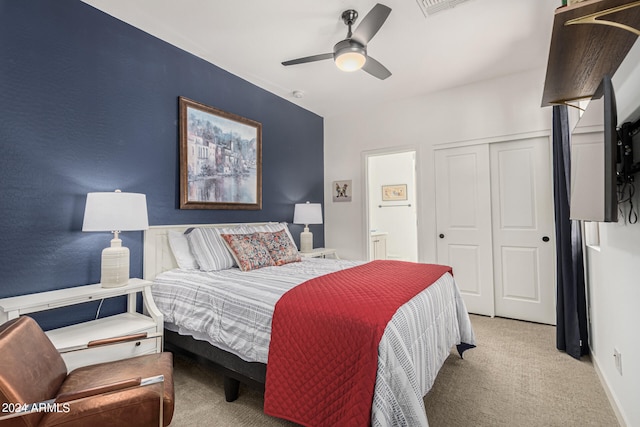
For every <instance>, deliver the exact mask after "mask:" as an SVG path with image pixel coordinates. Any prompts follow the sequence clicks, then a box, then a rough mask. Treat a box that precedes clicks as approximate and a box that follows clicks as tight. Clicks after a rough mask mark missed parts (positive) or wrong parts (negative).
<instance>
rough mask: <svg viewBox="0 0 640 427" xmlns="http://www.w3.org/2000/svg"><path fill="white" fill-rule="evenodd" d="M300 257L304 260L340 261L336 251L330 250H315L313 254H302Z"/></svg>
mask: <svg viewBox="0 0 640 427" xmlns="http://www.w3.org/2000/svg"><path fill="white" fill-rule="evenodd" d="M300 256H301V257H303V258H329V257H331V258H334V259H340V258H339V257H338V253H337V252H336V250H335V249H330V248H315V249H313V250H312V251H311V252H300Z"/></svg>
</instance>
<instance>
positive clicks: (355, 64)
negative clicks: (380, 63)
mask: <svg viewBox="0 0 640 427" xmlns="http://www.w3.org/2000/svg"><path fill="white" fill-rule="evenodd" d="M365 62H367V57H366V56H364V55H363V54H362V53H360V52H345V53H342V54H340V55H338V56H337V57H336V65H337V66H338V68H339V69H341V70H342V71H348V72H350V71H358V70H359V69H360V68H362V67H363V66H364V63H365Z"/></svg>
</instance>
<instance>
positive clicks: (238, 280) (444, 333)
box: [152, 258, 475, 426]
mask: <svg viewBox="0 0 640 427" xmlns="http://www.w3.org/2000/svg"><path fill="white" fill-rule="evenodd" d="M359 264H361V262H356V261H347V260H330V259H319V258H311V259H304V260H303V261H302V262H298V263H292V264H286V265H284V266H279V267H266V268H261V269H258V270H253V271H248V272H241V271H240V270H239V269H237V268H232V269H228V270H222V271H214V272H203V271H197V270H179V269H174V270H170V271H167V272H164V273H162V274H160V275H158V276H157V277H156V278H155V280H154V286H153V287H152V290H153V296H154V300H155V303H156V305H157V306H158V308H159V309H160V311H161V312H162V313H163V315H164V320H165V326H166V327H167V328H168V329H171V330H173V331H176V332H179V333H181V334H185V335H191V336H193V337H194V338H196V339H200V340H205V341H208V342H209V343H211V344H213V345H215V346H216V347H219V348H221V349H223V350H226V351H229V352H231V353H233V354H236V355H237V356H239V357H241V358H242V359H244V360H246V361H248V362H261V363H267V356H268V351H269V340H270V331H271V316H272V314H273V309H274V306H275V303H276V301H277V300H278V299H279V298H280V296H281V295H282V294H284V293H285V292H286V291H287V290H289V289H291V288H292V287H294V286H296V285H298V284H300V283H302V282H304V281H306V280H308V279H310V278H312V277H317V276H319V275H322V274H326V273H330V272H333V271H337V270H341V269H345V268H350V267H353V266H356V265H359ZM461 342H464V343H467V344H475V338H474V335H473V330H472V328H471V324H470V321H469V317H468V315H467V311H466V309H465V307H464V303H463V301H462V299H461V297H460V294H459V291H458V288H457V286H456V285H455V283H454V280H453V278H452V277H451V275H449V274H445V275H444V276H442V277H441V278H440V279H439V280H438V281H437V282H436V283H434V284H433V285H432V286H430V287H429V288H427V289H426V290H425V291H424V292H422V293H420V294H418V295H417V296H416V297H414V298H413V299H412V300H410V301H409V302H408V303H406V304H405V305H403V306H402V307H401V308H400V309H399V310H398V311H397V312H396V314H395V315H394V316H393V317H392V319H391V321H390V322H389V324H388V325H387V328H386V329H385V332H384V334H383V336H382V339H381V341H380V344H379V347H378V371H377V377H376V386H375V392H374V401H373V407H372V415H371V423H372V425H373V426H427V425H428V422H427V417H426V414H425V409H424V402H423V400H422V397H423V396H424V395H425V394H426V393H427V391H428V390H429V389H430V388H431V386H432V385H433V382H434V381H435V377H436V374H437V373H438V371H439V369H440V367H441V366H442V364H443V363H444V361H445V359H446V358H447V357H448V355H449V353H450V350H451V348H452V347H453V345H455V344H459V343H461Z"/></svg>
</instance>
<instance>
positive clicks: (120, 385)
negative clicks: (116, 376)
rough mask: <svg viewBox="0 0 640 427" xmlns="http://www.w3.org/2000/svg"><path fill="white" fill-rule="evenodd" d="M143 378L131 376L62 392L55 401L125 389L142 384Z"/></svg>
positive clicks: (59, 401)
mask: <svg viewBox="0 0 640 427" xmlns="http://www.w3.org/2000/svg"><path fill="white" fill-rule="evenodd" d="M141 381H142V378H140V377H138V378H130V379H127V380H123V381H118V382H115V383H111V384H105V385H101V386H97V387H91V388H87V389H84V390H77V391H72V392H69V393H62V394H61V395H59V396H57V397H56V399H55V403H63V402H69V401H71V400H77V399H82V398H85V397H89V396H96V395H98V394H103V393H110V392H112V391H117V390H123V389H125V388H130V387H135V386H138V385H140V382H141Z"/></svg>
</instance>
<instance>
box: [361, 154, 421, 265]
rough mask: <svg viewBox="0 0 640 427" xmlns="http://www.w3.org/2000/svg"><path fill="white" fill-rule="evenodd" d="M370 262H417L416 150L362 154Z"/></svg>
mask: <svg viewBox="0 0 640 427" xmlns="http://www.w3.org/2000/svg"><path fill="white" fill-rule="evenodd" d="M365 164H366V169H365V170H366V175H367V176H366V179H365V183H366V186H367V188H366V194H367V204H366V215H367V224H368V230H367V245H366V247H367V248H368V258H369V260H374V259H392V260H402V261H413V262H417V261H418V223H417V218H418V211H417V208H418V206H417V205H418V203H417V200H416V194H417V191H416V181H417V180H416V151H415V150H404V151H393V152H375V153H365Z"/></svg>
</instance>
